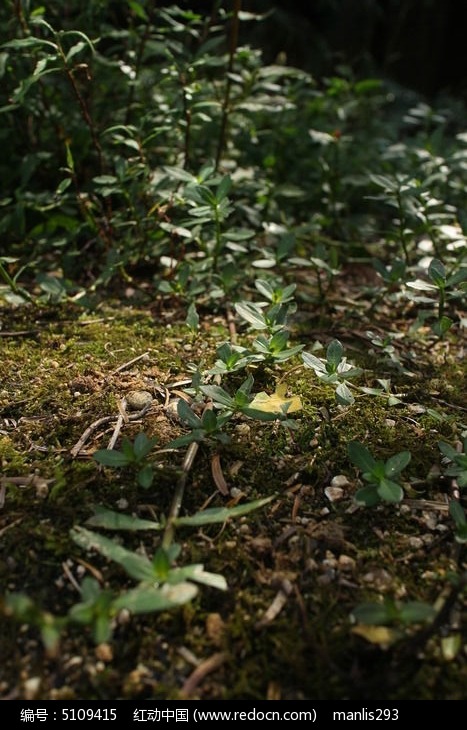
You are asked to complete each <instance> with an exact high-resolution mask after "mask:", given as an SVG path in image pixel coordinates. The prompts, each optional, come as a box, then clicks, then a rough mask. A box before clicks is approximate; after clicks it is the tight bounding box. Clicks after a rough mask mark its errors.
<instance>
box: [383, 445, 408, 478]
mask: <svg viewBox="0 0 467 730" xmlns="http://www.w3.org/2000/svg"><path fill="white" fill-rule="evenodd" d="M411 458H412V455H411V453H410V451H401V452H400V453H399V454H395V455H394V456H391V457H390V458H389V459H388V460H387V461H386V464H385V466H384V473H385V475H386V476H387V477H393V476H395V475H396V474H399V473H400V472H401V471H402V470H403V469H405V467H406V466H407V464H408V463H409V461H410V459H411Z"/></svg>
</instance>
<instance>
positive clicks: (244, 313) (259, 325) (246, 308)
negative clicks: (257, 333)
mask: <svg viewBox="0 0 467 730" xmlns="http://www.w3.org/2000/svg"><path fill="white" fill-rule="evenodd" d="M235 311H236V312H237V314H239V315H240V317H242V319H244V320H245V321H246V322H248V323H249V324H251V325H252V326H253V327H254V328H255V329H257V330H264V329H267V327H268V324H267V322H266V319H265V317H264V314H263V312H262V310H261V308H260V307H258V305H255V304H251V303H249V302H235Z"/></svg>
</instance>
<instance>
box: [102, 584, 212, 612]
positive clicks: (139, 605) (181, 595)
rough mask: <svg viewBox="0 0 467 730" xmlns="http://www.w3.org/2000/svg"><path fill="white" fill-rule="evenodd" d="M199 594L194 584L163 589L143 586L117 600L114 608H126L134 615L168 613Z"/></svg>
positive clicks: (164, 586) (167, 586) (163, 587)
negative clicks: (156, 612) (157, 612)
mask: <svg viewBox="0 0 467 730" xmlns="http://www.w3.org/2000/svg"><path fill="white" fill-rule="evenodd" d="M197 593H198V588H197V587H196V586H195V585H193V583H177V585H163V586H162V587H161V588H156V587H154V586H146V585H141V586H138V587H137V588H134V589H133V590H132V591H127V592H126V593H124V594H123V595H122V596H120V597H119V598H117V599H116V600H115V601H114V603H113V608H114V609H115V610H116V611H119V610H121V609H123V608H125V609H127V610H128V611H130V612H131V613H134V614H138V613H153V612H155V611H168V610H170V609H172V608H176V607H177V606H182V605H183V604H185V603H188V601H191V600H192V599H193V598H194V597H195V596H196V595H197Z"/></svg>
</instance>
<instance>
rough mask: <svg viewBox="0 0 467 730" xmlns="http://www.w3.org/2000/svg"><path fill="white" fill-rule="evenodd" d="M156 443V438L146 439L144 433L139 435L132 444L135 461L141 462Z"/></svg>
mask: <svg viewBox="0 0 467 730" xmlns="http://www.w3.org/2000/svg"><path fill="white" fill-rule="evenodd" d="M156 443H157V437H156V436H153V437H152V438H148V437H147V436H146V434H145V433H143V432H141V433H139V434H138V435H137V436H136V438H135V440H134V442H133V453H134V456H135V460H136V461H142V460H143V459H144V458H145V457H146V456H147V455H148V454H149V452H150V451H151V449H152V448H153V446H154V445H155V444H156Z"/></svg>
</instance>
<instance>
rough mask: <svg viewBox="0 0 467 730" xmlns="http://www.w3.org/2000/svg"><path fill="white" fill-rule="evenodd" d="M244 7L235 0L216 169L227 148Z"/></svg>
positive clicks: (239, 0) (239, 1)
mask: <svg viewBox="0 0 467 730" xmlns="http://www.w3.org/2000/svg"><path fill="white" fill-rule="evenodd" d="M241 8H242V0H234V9H233V18H232V26H231V30H230V43H229V63H228V66H227V79H226V82H225V92H224V100H223V102H222V117H221V127H220V132H219V142H218V145H217V154H216V170H218V169H219V165H220V161H221V158H222V155H223V153H224V150H225V146H226V142H227V125H228V121H229V113H230V92H231V89H232V77H231V74H232V72H233V69H234V62H235V54H236V52H237V46H238V31H239V27H240V18H239V14H240V10H241Z"/></svg>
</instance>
